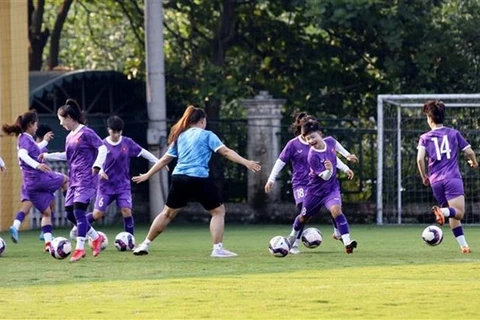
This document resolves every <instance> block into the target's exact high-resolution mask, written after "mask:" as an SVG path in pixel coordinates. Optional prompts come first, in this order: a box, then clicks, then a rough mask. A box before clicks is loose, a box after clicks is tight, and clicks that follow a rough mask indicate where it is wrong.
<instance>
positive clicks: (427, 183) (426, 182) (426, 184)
mask: <svg viewBox="0 0 480 320" xmlns="http://www.w3.org/2000/svg"><path fill="white" fill-rule="evenodd" d="M422 180H423V185H424V186H426V187H428V186H429V185H430V179H428V177H423V179H422Z"/></svg>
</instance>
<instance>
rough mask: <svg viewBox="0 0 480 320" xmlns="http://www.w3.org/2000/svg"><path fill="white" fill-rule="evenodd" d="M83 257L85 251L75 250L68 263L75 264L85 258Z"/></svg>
mask: <svg viewBox="0 0 480 320" xmlns="http://www.w3.org/2000/svg"><path fill="white" fill-rule="evenodd" d="M85 256H86V253H85V250H83V249H75V251H74V252H73V255H72V257H71V258H70V262H77V261H78V260H80V259H82V258H85Z"/></svg>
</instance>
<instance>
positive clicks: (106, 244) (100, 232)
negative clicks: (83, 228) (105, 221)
mask: <svg viewBox="0 0 480 320" xmlns="http://www.w3.org/2000/svg"><path fill="white" fill-rule="evenodd" d="M97 232H98V234H101V235H102V236H103V238H104V240H103V242H102V246H101V249H102V250H105V249H106V248H107V246H108V238H107V235H106V234H105V233H103V232H102V231H97ZM88 246H89V247H90V249H93V240H92V238H90V237H89V238H88Z"/></svg>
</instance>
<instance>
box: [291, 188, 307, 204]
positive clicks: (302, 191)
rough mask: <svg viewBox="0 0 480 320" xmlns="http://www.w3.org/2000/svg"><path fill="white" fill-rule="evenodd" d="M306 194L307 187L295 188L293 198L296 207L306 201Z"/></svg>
mask: <svg viewBox="0 0 480 320" xmlns="http://www.w3.org/2000/svg"><path fill="white" fill-rule="evenodd" d="M306 194H307V188H306V187H296V188H293V198H294V199H295V205H297V204H299V203H302V202H303V201H304V200H305V196H306Z"/></svg>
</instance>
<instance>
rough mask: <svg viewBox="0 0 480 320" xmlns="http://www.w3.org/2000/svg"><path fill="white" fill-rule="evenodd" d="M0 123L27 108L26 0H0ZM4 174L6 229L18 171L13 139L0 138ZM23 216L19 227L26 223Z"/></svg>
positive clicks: (1, 221) (0, 219) (0, 185)
mask: <svg viewBox="0 0 480 320" xmlns="http://www.w3.org/2000/svg"><path fill="white" fill-rule="evenodd" d="M0 30H1V32H0V123H2V124H3V123H5V122H8V123H12V122H13V121H14V120H15V118H16V117H17V116H18V115H19V114H21V113H23V112H25V111H26V110H28V34H27V30H28V19H27V1H12V0H0ZM0 156H1V157H2V158H3V159H4V160H5V162H6V165H7V174H6V175H2V176H0V231H6V230H8V227H9V226H10V225H11V224H12V222H13V219H14V217H15V214H16V212H17V211H18V210H19V206H20V187H21V180H22V179H21V174H20V170H19V168H18V161H17V151H16V139H15V138H14V137H5V136H2V137H1V138H0ZM29 221H30V220H29V219H28V218H27V219H25V223H24V224H23V225H22V227H23V228H28V227H29Z"/></svg>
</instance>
